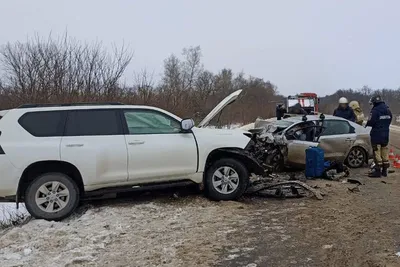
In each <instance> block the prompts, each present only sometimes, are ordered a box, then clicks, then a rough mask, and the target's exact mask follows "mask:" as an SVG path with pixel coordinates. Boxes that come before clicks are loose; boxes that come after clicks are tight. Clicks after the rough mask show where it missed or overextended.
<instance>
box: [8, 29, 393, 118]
mask: <svg viewBox="0 0 400 267" xmlns="http://www.w3.org/2000/svg"><path fill="white" fill-rule="evenodd" d="M132 58H133V53H132V51H131V50H130V49H129V48H127V47H126V46H121V47H113V49H112V50H111V51H110V50H108V49H106V48H105V47H104V46H103V45H102V43H100V42H95V43H83V42H80V41H78V40H76V39H74V38H71V37H70V36H68V34H65V35H63V36H62V37H60V38H53V37H51V36H49V37H48V38H45V39H44V38H40V37H38V36H36V37H34V38H30V39H28V40H27V41H25V42H14V43H7V44H4V45H3V46H1V48H0V109H8V108H13V107H17V106H19V105H21V104H26V103H55V104H57V103H72V102H122V103H125V104H139V105H152V106H157V107H160V108H163V109H166V110H168V111H170V112H172V113H175V114H177V115H179V116H181V117H191V118H194V119H195V120H196V121H199V120H201V119H202V118H203V117H204V116H205V115H207V113H208V112H209V111H210V110H211V109H212V108H213V107H214V106H215V105H216V104H217V103H218V102H219V101H220V100H221V99H223V98H224V97H226V96H227V95H228V94H230V93H231V92H233V91H235V90H238V89H243V93H242V96H241V97H240V99H239V100H238V101H237V102H235V104H233V105H231V106H229V107H227V108H226V109H225V110H224V111H223V113H222V114H221V115H220V116H218V118H216V119H215V120H217V121H214V123H217V122H218V123H219V124H221V125H225V124H231V123H247V122H252V121H254V120H255V119H256V118H257V117H264V118H269V117H273V116H275V107H276V104H277V103H278V102H282V101H284V97H283V96H281V95H279V92H278V90H277V86H276V85H274V84H273V83H271V82H270V81H265V80H264V79H262V78H258V77H253V76H251V75H246V74H245V73H243V72H240V73H234V72H233V71H232V70H231V69H228V68H224V69H221V70H220V71H218V72H216V73H214V72H212V71H209V70H207V69H206V68H205V67H204V65H203V62H202V58H203V54H202V51H201V48H200V47H199V46H192V47H187V48H184V49H182V52H181V53H180V54H179V55H174V54H172V55H170V56H168V57H167V58H166V59H165V60H164V61H163V71H162V74H161V78H160V79H157V80H156V79H155V78H154V76H155V75H154V73H153V72H151V71H148V70H145V69H144V70H142V71H140V72H137V73H134V74H133V75H132V77H129V76H128V75H127V73H126V69H127V67H128V66H129V64H134V62H132ZM123 78H125V79H126V80H130V81H131V82H130V83H124V82H123V81H122V79H123ZM380 92H381V94H382V96H383V97H384V98H385V99H387V102H388V104H389V106H391V108H392V110H393V112H394V113H400V110H398V109H400V107H398V106H396V105H394V104H395V103H396V101H397V103H398V101H399V100H400V90H388V89H383V90H380ZM373 93H374V91H373V90H372V89H370V88H368V87H366V86H365V87H363V88H361V89H360V90H352V89H348V90H339V91H337V92H336V93H334V94H333V95H330V96H326V97H323V98H322V99H321V110H322V111H324V112H326V113H332V112H333V109H334V108H335V107H336V106H337V100H338V99H339V97H340V96H346V97H347V98H348V99H349V100H353V99H357V100H358V101H359V102H360V104H361V105H362V107H363V108H364V112H368V110H369V106H368V100H369V98H370V97H371V95H372V94H373Z"/></svg>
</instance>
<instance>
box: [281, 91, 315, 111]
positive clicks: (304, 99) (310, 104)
mask: <svg viewBox="0 0 400 267" xmlns="http://www.w3.org/2000/svg"><path fill="white" fill-rule="evenodd" d="M297 103H299V104H300V105H301V107H302V108H303V109H304V110H305V111H306V112H307V113H308V114H318V104H319V98H318V97H317V94H316V93H300V94H297V95H295V96H288V98H287V101H286V107H287V112H288V113H289V114H290V113H291V112H289V110H290V108H291V107H293V106H294V105H295V104H297Z"/></svg>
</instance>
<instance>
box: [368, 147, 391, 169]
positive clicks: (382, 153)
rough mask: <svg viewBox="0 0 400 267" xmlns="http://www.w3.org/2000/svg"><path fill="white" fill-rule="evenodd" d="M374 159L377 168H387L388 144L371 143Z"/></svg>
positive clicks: (388, 163)
mask: <svg viewBox="0 0 400 267" xmlns="http://www.w3.org/2000/svg"><path fill="white" fill-rule="evenodd" d="M372 149H373V151H374V161H375V164H376V166H377V167H378V168H382V167H383V168H385V169H387V168H389V166H390V162H389V147H388V144H372Z"/></svg>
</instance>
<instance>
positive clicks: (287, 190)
mask: <svg viewBox="0 0 400 267" xmlns="http://www.w3.org/2000/svg"><path fill="white" fill-rule="evenodd" d="M267 190H269V191H275V193H274V195H275V196H278V197H286V196H287V194H291V195H294V196H297V197H301V196H303V194H301V193H300V191H301V190H305V191H308V192H310V193H312V194H313V195H314V196H315V197H316V198H317V199H318V200H321V199H323V196H322V194H321V192H319V191H318V190H316V189H315V188H312V187H311V186H309V185H307V184H306V183H303V182H300V181H276V182H275V181H273V180H271V179H266V180H262V179H261V180H259V181H257V182H255V183H253V184H252V186H250V188H249V189H248V190H247V193H248V194H257V193H260V192H262V191H267Z"/></svg>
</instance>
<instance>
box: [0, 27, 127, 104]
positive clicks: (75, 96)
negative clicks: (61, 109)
mask: <svg viewBox="0 0 400 267" xmlns="http://www.w3.org/2000/svg"><path fill="white" fill-rule="evenodd" d="M0 56H1V59H0V60H1V64H2V67H3V69H4V75H3V79H4V83H5V85H4V86H5V87H6V88H8V90H11V91H12V95H13V97H12V98H13V102H15V104H17V103H24V102H25V103H26V102H57V101H79V100H84V101H92V100H95V101H96V100H101V99H110V98H114V97H116V96H118V94H119V92H117V91H118V86H119V84H118V81H119V79H120V78H121V76H122V74H123V72H124V71H125V69H126V67H127V66H128V64H129V62H130V61H131V58H132V53H130V52H129V50H128V48H126V47H125V46H122V47H121V48H114V51H113V54H110V53H108V52H107V51H106V50H105V49H104V48H103V46H102V44H101V43H94V44H82V43H80V42H77V41H75V40H74V39H72V38H69V37H68V35H67V34H65V35H64V36H63V37H61V38H59V39H53V38H52V37H51V36H49V37H48V39H47V40H44V39H41V38H39V37H37V36H36V37H34V38H32V39H28V40H27V41H26V42H25V43H20V42H17V43H13V44H12V43H7V44H6V45H5V46H4V47H3V48H2V49H1V50H0Z"/></svg>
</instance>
